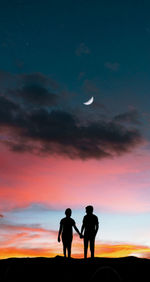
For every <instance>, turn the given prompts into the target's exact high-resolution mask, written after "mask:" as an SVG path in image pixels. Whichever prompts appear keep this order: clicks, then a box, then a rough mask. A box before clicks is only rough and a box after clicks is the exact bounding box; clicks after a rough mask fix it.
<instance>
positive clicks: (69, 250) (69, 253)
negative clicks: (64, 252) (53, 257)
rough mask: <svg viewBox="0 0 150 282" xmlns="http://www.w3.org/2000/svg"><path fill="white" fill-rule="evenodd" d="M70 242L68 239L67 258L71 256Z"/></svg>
mask: <svg viewBox="0 0 150 282" xmlns="http://www.w3.org/2000/svg"><path fill="white" fill-rule="evenodd" d="M71 244H72V242H71V241H70V242H68V258H70V257H71Z"/></svg>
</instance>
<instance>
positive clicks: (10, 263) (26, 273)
mask: <svg viewBox="0 0 150 282" xmlns="http://www.w3.org/2000/svg"><path fill="white" fill-rule="evenodd" d="M149 272H150V260H149V259H141V258H136V257H125V258H94V259H91V258H88V259H73V258H72V259H67V258H64V257H60V256H57V257H55V258H10V259H4V260H0V281H4V282H10V281H15V282H20V281H22V280H24V281H32V282H33V281H36V282H38V281H42V282H44V281H48V280H49V281H66V282H67V281H68V282H69V281H71V282H72V281H76V282H77V281H78V282H80V281H82V282H84V281H86V282H88V281H91V282H92V281H93V282H94V281H100V282H107V281H109V282H117V281H122V282H134V281H136V282H137V280H139V281H142V282H144V281H148V279H149Z"/></svg>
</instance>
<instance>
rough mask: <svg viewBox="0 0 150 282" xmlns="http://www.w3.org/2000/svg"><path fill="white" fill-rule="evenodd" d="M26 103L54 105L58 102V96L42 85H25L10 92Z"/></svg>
mask: <svg viewBox="0 0 150 282" xmlns="http://www.w3.org/2000/svg"><path fill="white" fill-rule="evenodd" d="M10 93H11V95H12V96H13V97H15V96H16V97H17V98H19V99H21V100H22V101H24V102H25V103H31V104H33V105H39V106H53V105H56V104H57V101H58V96H57V95H56V94H54V93H51V92H49V91H48V90H47V88H44V87H42V86H40V85H29V86H23V87H22V88H21V89H17V90H13V91H11V92H10Z"/></svg>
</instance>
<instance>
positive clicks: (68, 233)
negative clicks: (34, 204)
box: [58, 208, 80, 258]
mask: <svg viewBox="0 0 150 282" xmlns="http://www.w3.org/2000/svg"><path fill="white" fill-rule="evenodd" d="M71 214H72V211H71V209H70V208H68V209H66V210H65V215H66V217H64V218H62V219H61V221H60V228H59V233H58V242H60V237H62V242H63V252H64V257H66V251H67V252H68V258H70V257H71V245H72V239H73V228H72V227H74V229H75V230H76V232H77V233H78V234H79V236H80V232H79V230H78V228H77V227H76V223H75V221H74V219H72V218H71Z"/></svg>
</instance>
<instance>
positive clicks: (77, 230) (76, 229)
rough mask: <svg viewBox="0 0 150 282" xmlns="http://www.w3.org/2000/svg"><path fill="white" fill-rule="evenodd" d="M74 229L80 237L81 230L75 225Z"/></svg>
mask: <svg viewBox="0 0 150 282" xmlns="http://www.w3.org/2000/svg"><path fill="white" fill-rule="evenodd" d="M73 227H74V229H75V231H76V232H77V233H78V234H79V236H80V231H79V229H78V228H77V226H76V225H75V224H74V226H73Z"/></svg>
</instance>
